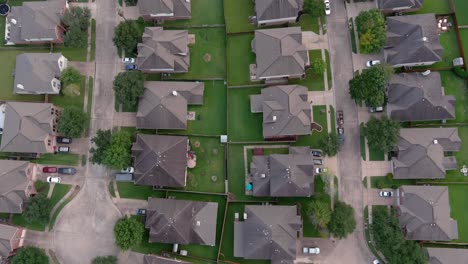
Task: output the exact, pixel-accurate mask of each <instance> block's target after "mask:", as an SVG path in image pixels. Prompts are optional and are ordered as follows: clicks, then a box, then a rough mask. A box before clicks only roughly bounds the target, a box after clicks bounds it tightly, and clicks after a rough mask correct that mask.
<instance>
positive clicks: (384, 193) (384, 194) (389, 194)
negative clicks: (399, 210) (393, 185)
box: [380, 191, 393, 197]
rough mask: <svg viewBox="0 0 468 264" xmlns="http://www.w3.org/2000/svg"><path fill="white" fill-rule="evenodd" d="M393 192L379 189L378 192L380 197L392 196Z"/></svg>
mask: <svg viewBox="0 0 468 264" xmlns="http://www.w3.org/2000/svg"><path fill="white" fill-rule="evenodd" d="M392 196H393V192H386V191H381V192H380V197H392Z"/></svg>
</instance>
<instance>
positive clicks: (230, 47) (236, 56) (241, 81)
mask: <svg viewBox="0 0 468 264" xmlns="http://www.w3.org/2000/svg"><path fill="white" fill-rule="evenodd" d="M253 38H254V34H253V33H252V34H241V35H232V36H228V40H227V71H228V77H227V79H228V85H229V86H235V85H246V84H252V82H251V81H250V68H249V66H250V64H255V54H254V53H253V52H252V40H253Z"/></svg>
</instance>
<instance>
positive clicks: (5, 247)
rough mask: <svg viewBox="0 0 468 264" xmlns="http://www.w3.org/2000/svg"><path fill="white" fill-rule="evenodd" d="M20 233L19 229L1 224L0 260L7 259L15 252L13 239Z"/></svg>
mask: <svg viewBox="0 0 468 264" xmlns="http://www.w3.org/2000/svg"><path fill="white" fill-rule="evenodd" d="M16 231H18V228H17V227H14V226H10V225H4V224H0V260H1V259H2V257H3V258H7V257H8V256H9V255H10V253H11V252H12V251H13V248H12V247H11V239H12V238H13V236H14V235H15V233H16Z"/></svg>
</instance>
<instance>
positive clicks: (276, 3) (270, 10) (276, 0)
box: [255, 0, 304, 22]
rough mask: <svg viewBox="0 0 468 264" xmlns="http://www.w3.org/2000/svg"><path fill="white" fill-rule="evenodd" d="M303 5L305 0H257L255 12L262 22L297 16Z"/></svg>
mask: <svg viewBox="0 0 468 264" xmlns="http://www.w3.org/2000/svg"><path fill="white" fill-rule="evenodd" d="M303 5H304V1H303V0H255V13H256V15H257V20H258V21H260V22H261V21H262V20H276V19H284V18H289V17H297V16H298V15H299V12H300V11H302V8H303Z"/></svg>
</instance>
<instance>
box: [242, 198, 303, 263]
mask: <svg viewBox="0 0 468 264" xmlns="http://www.w3.org/2000/svg"><path fill="white" fill-rule="evenodd" d="M244 210H245V212H244V213H243V214H242V213H241V214H240V215H241V216H243V221H239V219H238V213H236V216H235V218H236V219H235V222H234V256H235V257H238V258H245V259H258V260H271V263H293V261H294V260H295V259H296V249H297V243H298V242H299V238H300V237H301V233H302V219H301V215H300V209H298V208H297V206H295V205H291V206H285V205H246V206H245V209H244Z"/></svg>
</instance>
